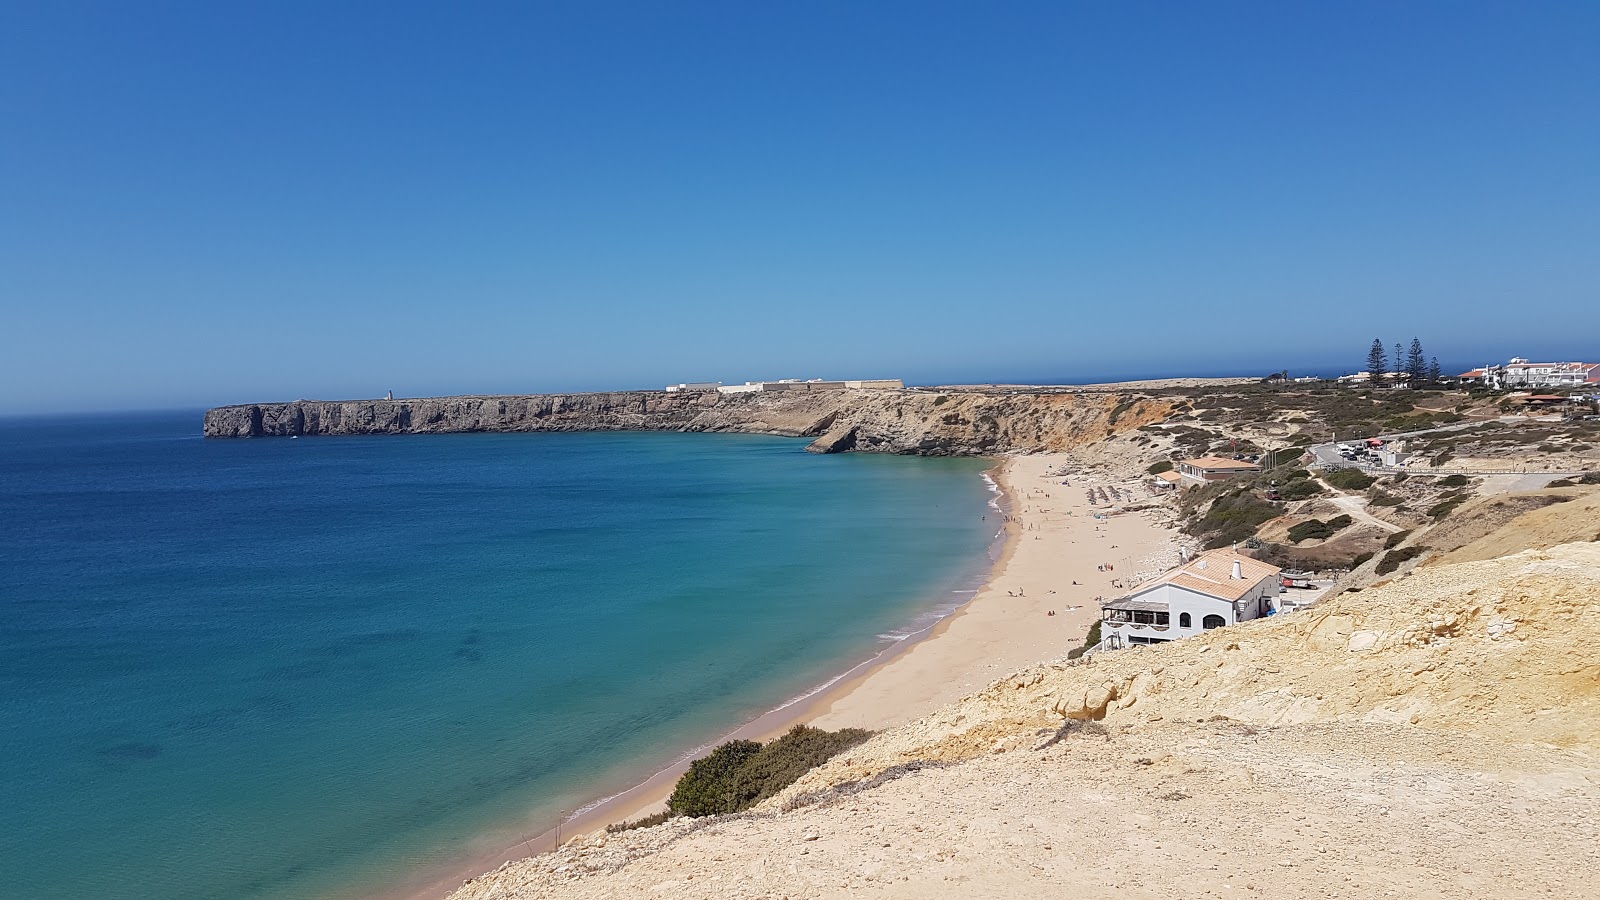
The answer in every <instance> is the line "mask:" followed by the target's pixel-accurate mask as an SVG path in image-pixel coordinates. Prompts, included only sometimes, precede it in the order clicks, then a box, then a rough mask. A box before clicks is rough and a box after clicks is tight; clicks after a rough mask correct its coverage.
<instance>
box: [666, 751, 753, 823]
mask: <svg viewBox="0 0 1600 900" xmlns="http://www.w3.org/2000/svg"><path fill="white" fill-rule="evenodd" d="M760 752H761V745H760V744H759V743H757V742H755V741H728V742H727V743H726V744H723V745H722V746H720V747H718V748H717V749H715V750H713V751H711V754H710V755H709V756H702V757H700V758H699V759H697V760H695V761H694V762H692V763H690V764H689V771H687V772H685V773H683V777H682V778H679V779H678V784H677V786H676V787H674V788H673V790H672V797H671V798H670V799H668V800H667V809H669V810H671V811H672V812H673V813H674V814H675V815H680V816H715V815H719V814H721V813H730V812H736V810H735V809H734V808H733V805H732V803H731V802H730V798H731V797H732V795H733V785H734V781H735V780H736V779H737V778H738V777H739V770H740V769H742V768H744V765H745V763H747V762H749V761H750V760H751V759H752V758H754V757H755V755H756V754H757V753H760Z"/></svg>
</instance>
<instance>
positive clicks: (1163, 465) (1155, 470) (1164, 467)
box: [1145, 459, 1172, 475]
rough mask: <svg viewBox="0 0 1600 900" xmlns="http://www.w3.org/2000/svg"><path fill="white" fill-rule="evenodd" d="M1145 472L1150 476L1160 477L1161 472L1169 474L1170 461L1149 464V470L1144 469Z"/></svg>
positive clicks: (1164, 460) (1170, 468) (1170, 469)
mask: <svg viewBox="0 0 1600 900" xmlns="http://www.w3.org/2000/svg"><path fill="white" fill-rule="evenodd" d="M1145 471H1146V472H1149V473H1150V474H1151V475H1160V474H1161V473H1162V472H1171V471H1172V460H1170V459H1163V460H1162V461H1160V462H1158V463H1151V464H1150V468H1148V469H1145Z"/></svg>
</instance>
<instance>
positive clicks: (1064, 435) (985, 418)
mask: <svg viewBox="0 0 1600 900" xmlns="http://www.w3.org/2000/svg"><path fill="white" fill-rule="evenodd" d="M1171 407H1172V404H1171V401H1169V400H1166V399H1157V398H1152V397H1149V396H1145V395H1142V394H1140V393H1138V392H1114V391H1113V392H1100V393H1050V392H1007V391H957V392H948V393H938V392H935V391H927V390H917V391H893V390H863V391H792V392H782V393H750V394H718V393H711V392H705V393H697V392H688V391H686V392H676V393H668V392H665V391H618V392H610V393H584V394H529V395H507V396H462V397H428V398H418V399H405V400H295V401H291V402H285V403H254V404H245V405H240V406H221V407H217V408H215V409H212V410H209V411H207V412H206V415H205V436H206V437H208V438H240V437H298V436H307V437H310V436H314V435H379V434H445V433H453V432H525V431H683V432H696V431H722V432H743V433H751V434H776V435H787V436H791V437H814V438H816V439H817V440H816V441H815V442H813V444H812V446H811V447H810V448H809V449H812V450H814V451H816V452H820V453H839V452H844V451H852V450H860V451H873V452H880V453H906V454H920V455H928V456H965V455H983V454H990V453H1005V452H1012V451H1024V452H1030V451H1049V450H1068V449H1072V448H1074V447H1080V446H1084V445H1086V444H1089V443H1092V442H1094V441H1098V440H1101V439H1102V438H1105V437H1108V436H1110V435H1112V434H1118V433H1121V432H1124V431H1130V430H1132V429H1136V428H1138V427H1140V426H1141V425H1146V424H1150V423H1152V422H1158V421H1161V420H1162V419H1164V418H1165V417H1166V416H1167V414H1168V413H1169V412H1170V411H1171Z"/></svg>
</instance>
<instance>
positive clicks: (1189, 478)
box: [1178, 456, 1261, 485]
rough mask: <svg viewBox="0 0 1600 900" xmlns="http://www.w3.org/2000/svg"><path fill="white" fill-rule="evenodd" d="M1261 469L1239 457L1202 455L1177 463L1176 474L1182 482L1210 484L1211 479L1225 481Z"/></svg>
mask: <svg viewBox="0 0 1600 900" xmlns="http://www.w3.org/2000/svg"><path fill="white" fill-rule="evenodd" d="M1260 471H1261V467H1260V466H1258V465H1256V464H1255V463H1253V462H1245V461H1244V460H1240V459H1226V458H1224V457H1221V456H1202V457H1200V458H1199V459H1185V460H1181V461H1179V463H1178V475H1179V476H1180V477H1181V478H1182V479H1183V482H1182V483H1184V484H1190V485H1195V484H1210V483H1211V482H1213V481H1226V480H1227V479H1229V478H1236V477H1238V476H1240V475H1254V474H1256V473H1258V472H1260Z"/></svg>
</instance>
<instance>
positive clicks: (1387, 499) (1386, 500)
mask: <svg viewBox="0 0 1600 900" xmlns="http://www.w3.org/2000/svg"><path fill="white" fill-rule="evenodd" d="M1367 502H1368V503H1370V504H1372V505H1373V506H1400V505H1401V504H1403V503H1405V502H1406V501H1405V498H1404V497H1396V496H1395V495H1394V494H1385V493H1384V492H1383V491H1380V490H1378V489H1377V488H1373V489H1372V495H1371V497H1370V498H1369V499H1368V500H1367Z"/></svg>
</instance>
